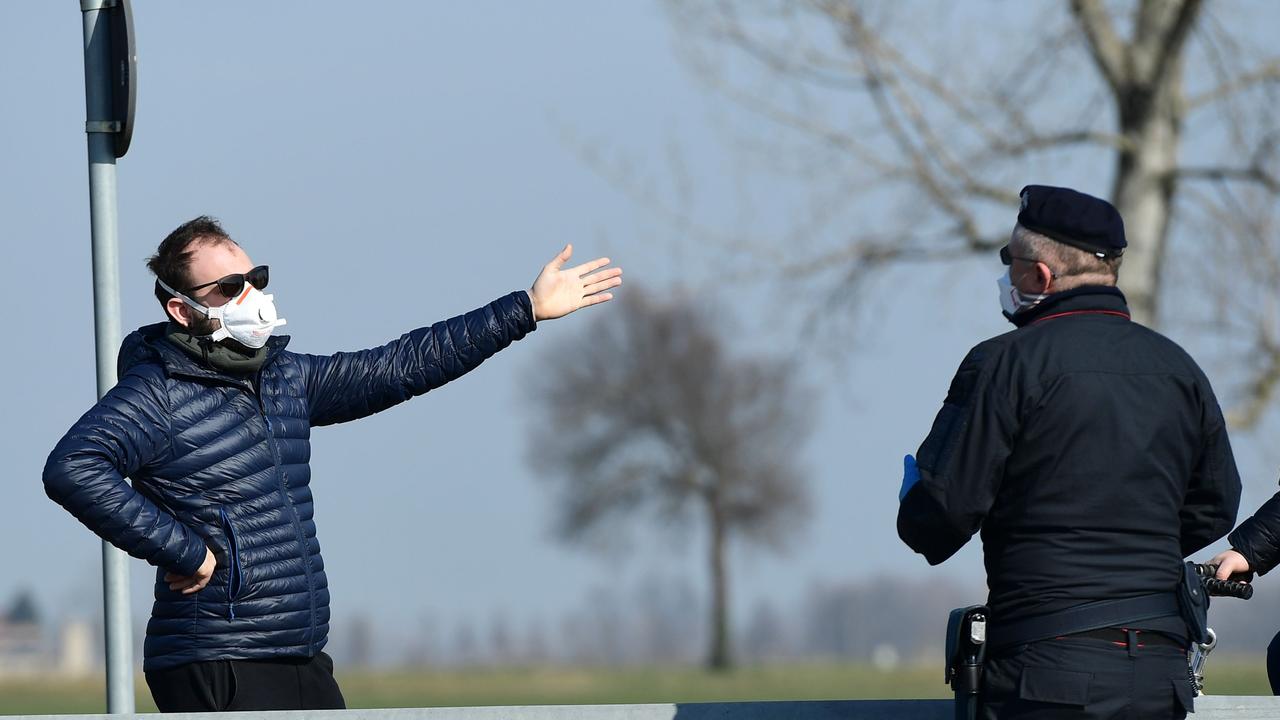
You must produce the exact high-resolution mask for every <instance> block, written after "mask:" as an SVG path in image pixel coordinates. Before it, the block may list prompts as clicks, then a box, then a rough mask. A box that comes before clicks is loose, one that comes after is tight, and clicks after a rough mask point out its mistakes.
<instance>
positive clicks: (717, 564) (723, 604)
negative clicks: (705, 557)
mask: <svg viewBox="0 0 1280 720" xmlns="http://www.w3.org/2000/svg"><path fill="white" fill-rule="evenodd" d="M707 515H708V521H709V524H710V526H711V527H710V529H711V542H710V543H709V546H710V547H709V548H708V549H709V555H710V558H709V559H710V561H711V618H710V619H711V647H710V652H709V653H708V654H707V667H708V668H709V669H711V670H714V671H718V672H724V671H727V670H729V669H730V668H731V667H732V666H733V659H732V656H731V654H730V650H729V582H728V570H727V568H726V567H725V526H724V516H723V514H722V512H721V509H720V499H719V497H718V496H717V495H716V494H715V493H711V494H710V495H709V497H708V498H707Z"/></svg>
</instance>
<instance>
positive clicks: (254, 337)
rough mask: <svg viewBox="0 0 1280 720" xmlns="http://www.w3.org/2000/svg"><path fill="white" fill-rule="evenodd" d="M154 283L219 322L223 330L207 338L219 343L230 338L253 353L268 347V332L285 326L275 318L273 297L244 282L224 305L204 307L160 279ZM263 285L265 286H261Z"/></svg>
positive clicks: (280, 318)
mask: <svg viewBox="0 0 1280 720" xmlns="http://www.w3.org/2000/svg"><path fill="white" fill-rule="evenodd" d="M156 282H157V283H159V284H160V287H162V288H164V289H165V291H166V292H168V293H169V294H171V295H173V296H174V297H176V298H178V299H179V300H181V301H182V302H184V303H186V304H187V305H189V306H190V307H191V309H193V310H195V311H196V312H198V313H200V314H201V315H204V316H205V317H207V318H209V319H210V320H218V321H219V322H220V323H222V327H220V328H218V329H217V330H215V331H214V333H213V334H212V335H210V336H209V339H210V340H212V341H214V342H218V341H219V340H225V339H226V338H231V339H232V340H235V341H236V342H238V343H240V344H241V345H244V346H245V347H247V348H252V349H254V350H256V349H258V348H260V347H262V346H263V345H266V344H267V338H269V337H271V331H272V330H273V329H275V328H278V327H280V326H281V325H284V324H285V319H284V318H282V317H277V316H276V303H275V300H274V298H275V296H274V295H267V294H264V293H263V292H262V291H261V290H259V289H258V288H256V287H254V286H253V285H252V284H251V283H250V282H248V281H245V283H244V288H243V289H242V290H241V291H240V292H239V293H238V294H237V295H236V296H235V297H233V298H231V299H230V300H228V301H227V303H226V304H225V305H222V306H219V307H207V306H205V305H201V304H200V303H198V302H196V301H195V300H192V299H191V298H189V297H187V296H186V295H184V294H182V293H180V292H178V291H177V290H174V289H173V288H171V287H169V286H168V285H166V284H165V283H164V281H163V280H160V279H159V278H157V279H156ZM264 284H265V283H264Z"/></svg>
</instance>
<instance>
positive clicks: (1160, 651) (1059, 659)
mask: <svg viewBox="0 0 1280 720" xmlns="http://www.w3.org/2000/svg"><path fill="white" fill-rule="evenodd" d="M1193 695H1194V691H1193V690H1192V687H1191V678H1190V676H1189V675H1188V673H1187V654H1186V652H1185V651H1183V650H1181V649H1180V648H1177V647H1172V646H1169V645H1154V644H1139V645H1138V646H1136V647H1130V646H1128V645H1125V644H1122V643H1113V642H1109V641H1107V640H1098V639H1092V638H1059V639H1056V640H1044V641H1041V642H1035V643H1030V644H1028V645H1022V646H1019V647H1015V648H1010V649H1009V650H1007V651H1003V652H998V653H995V654H993V655H991V656H988V658H987V662H986V664H985V665H984V672H983V678H982V713H981V716H982V717H984V718H987V719H988V720H996V719H997V718H999V719H1000V720H1008V719H1009V718H1153V719H1154V718H1161V719H1163V718H1174V720H1183V719H1184V718H1186V716H1187V712H1188V711H1190V710H1192V697H1193Z"/></svg>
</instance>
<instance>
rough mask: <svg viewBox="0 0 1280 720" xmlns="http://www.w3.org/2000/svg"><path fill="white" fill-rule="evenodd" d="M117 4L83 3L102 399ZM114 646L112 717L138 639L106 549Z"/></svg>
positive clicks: (106, 599)
mask: <svg viewBox="0 0 1280 720" xmlns="http://www.w3.org/2000/svg"><path fill="white" fill-rule="evenodd" d="M113 4H114V3H113V2H111V0H105V1H104V0H81V2H80V10H81V14H82V15H83V20H84V96H85V119H86V123H85V131H86V134H87V136H88V142H89V216H90V225H91V231H92V238H93V330H94V341H95V344H96V347H97V363H98V397H99V398H101V397H102V396H103V395H105V394H106V393H107V391H108V390H110V389H111V388H112V387H113V386H114V385H115V384H116V353H117V352H118V350H119V348H120V339H121V338H120V272H119V262H118V260H117V255H118V252H117V249H116V157H115V151H114V147H113V142H114V139H113V134H112V131H111V120H112V118H111V27H110V18H109V17H108V11H107V10H106V9H105V8H106V7H108V6H110V5H113ZM102 585H103V603H104V625H105V628H106V647H107V712H108V713H112V714H119V713H133V712H134V711H135V710H134V701H133V644H132V643H133V639H132V635H133V633H132V628H131V623H130V621H129V566H128V556H127V555H125V553H123V552H122V551H120V550H118V549H116V548H115V547H113V546H112V545H110V544H109V543H107V542H103V543H102Z"/></svg>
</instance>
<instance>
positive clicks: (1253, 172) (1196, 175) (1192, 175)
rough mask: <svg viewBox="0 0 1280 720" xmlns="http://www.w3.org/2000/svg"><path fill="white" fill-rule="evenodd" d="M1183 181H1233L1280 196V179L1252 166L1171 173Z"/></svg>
mask: <svg viewBox="0 0 1280 720" xmlns="http://www.w3.org/2000/svg"><path fill="white" fill-rule="evenodd" d="M1173 174H1174V175H1175V176H1177V177H1178V178H1179V179H1183V180H1234V181H1237V182H1250V183H1254V184H1256V185H1260V186H1262V187H1263V188H1266V190H1267V191H1268V192H1270V193H1272V194H1273V195H1280V179H1278V178H1276V176H1275V175H1272V174H1271V173H1269V172H1267V171H1266V170H1264V169H1263V168H1262V167H1260V166H1257V165H1252V166H1249V167H1183V168H1178V169H1177V170H1175V171H1174V172H1173Z"/></svg>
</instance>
